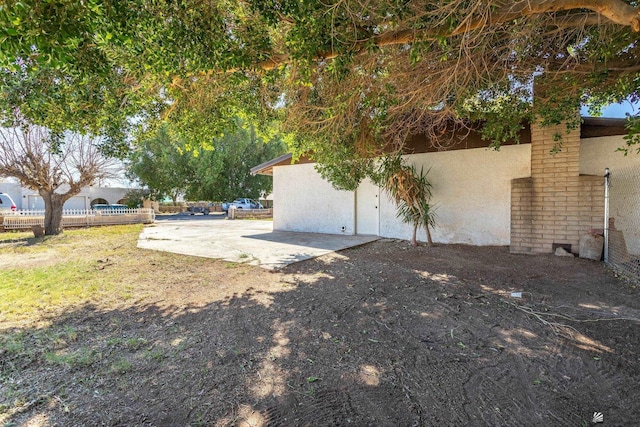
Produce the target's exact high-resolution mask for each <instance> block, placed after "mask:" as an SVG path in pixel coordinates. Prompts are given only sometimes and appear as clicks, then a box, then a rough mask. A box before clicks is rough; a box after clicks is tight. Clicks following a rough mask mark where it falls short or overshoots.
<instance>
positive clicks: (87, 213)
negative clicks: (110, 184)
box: [1, 208, 156, 230]
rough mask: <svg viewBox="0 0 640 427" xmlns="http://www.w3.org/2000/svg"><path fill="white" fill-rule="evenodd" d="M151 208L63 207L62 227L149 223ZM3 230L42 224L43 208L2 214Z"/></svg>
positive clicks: (20, 228)
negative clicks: (100, 209)
mask: <svg viewBox="0 0 640 427" xmlns="http://www.w3.org/2000/svg"><path fill="white" fill-rule="evenodd" d="M155 217H156V215H155V212H154V211H153V209H146V208H139V209H118V210H117V211H98V210H93V209H88V210H84V209H65V210H64V211H62V227H91V226H97V225H118V224H150V223H152V222H154V221H155ZM1 224H2V227H3V228H4V229H5V230H22V229H30V228H31V227H33V226H37V225H39V226H44V210H20V211H16V212H12V213H10V214H9V213H7V214H4V216H3V217H2V221H1Z"/></svg>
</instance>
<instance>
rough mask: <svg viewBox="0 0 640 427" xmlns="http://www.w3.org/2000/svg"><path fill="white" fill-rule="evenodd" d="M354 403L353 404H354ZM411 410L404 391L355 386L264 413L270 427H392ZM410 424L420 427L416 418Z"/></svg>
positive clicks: (388, 387)
mask: <svg viewBox="0 0 640 427" xmlns="http://www.w3.org/2000/svg"><path fill="white" fill-rule="evenodd" d="M354 402H355V403H354ZM412 412H413V408H412V407H411V405H410V404H409V402H408V401H407V399H406V398H405V396H404V395H403V391H402V390H401V389H399V388H396V387H393V386H391V385H380V386H375V387H363V386H354V387H350V388H349V389H347V388H343V389H339V390H338V389H330V390H321V391H318V392H315V393H313V394H312V395H309V396H307V397H302V396H300V397H299V398H296V399H291V400H290V401H289V402H288V404H287V405H286V406H283V405H279V406H272V407H269V408H267V409H266V410H265V411H263V416H264V419H265V420H266V425H267V426H269V427H278V426H283V427H284V426H291V425H305V426H306V425H322V426H325V425H347V424H350V423H353V422H355V421H356V420H360V421H363V420H365V421H366V423H367V424H368V425H394V424H395V423H396V422H397V420H401V419H402V420H407V419H408V418H412V417H411V413H412ZM414 418H415V420H414V422H412V423H410V424H413V425H419V423H418V416H417V415H415V417H414Z"/></svg>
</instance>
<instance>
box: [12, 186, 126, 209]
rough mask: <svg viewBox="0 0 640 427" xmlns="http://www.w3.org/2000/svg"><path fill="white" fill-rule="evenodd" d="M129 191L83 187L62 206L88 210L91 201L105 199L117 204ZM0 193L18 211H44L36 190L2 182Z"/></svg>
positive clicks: (42, 202) (124, 189)
mask: <svg viewBox="0 0 640 427" xmlns="http://www.w3.org/2000/svg"><path fill="white" fill-rule="evenodd" d="M129 190H130V189H128V188H109V187H84V188H82V190H81V191H80V193H79V194H78V195H76V196H74V197H72V198H71V199H69V200H68V201H67V202H66V203H65V204H64V208H65V209H89V207H90V206H91V201H92V200H95V199H98V198H101V199H105V200H106V201H107V202H108V203H118V202H119V201H120V200H121V199H123V198H124V197H125V195H126V194H127V192H129ZM0 192H2V193H8V194H9V195H10V196H11V198H12V199H13V201H14V202H15V203H16V206H18V209H24V210H27V209H44V201H43V200H42V197H40V195H39V194H38V192H37V191H36V190H31V189H29V188H23V187H21V186H20V184H16V183H11V182H2V183H0Z"/></svg>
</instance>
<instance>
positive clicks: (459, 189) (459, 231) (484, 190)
mask: <svg viewBox="0 0 640 427" xmlns="http://www.w3.org/2000/svg"><path fill="white" fill-rule="evenodd" d="M530 158H531V146H530V145H529V144H523V145H516V146H506V147H502V148H501V149H500V151H493V150H488V149H485V148H476V149H471V150H457V151H444V152H438V153H425V154H415V155H411V156H408V160H410V162H411V163H414V164H416V165H417V166H418V168H419V167H420V166H424V168H425V170H427V169H429V168H431V170H430V171H429V175H428V177H429V180H430V182H431V183H432V185H433V199H432V200H433V202H434V203H435V204H436V205H437V209H436V214H437V217H436V222H437V227H436V228H435V229H434V230H433V231H432V237H433V240H434V241H435V242H441V243H465V244H472V245H508V244H509V240H510V202H511V201H510V191H511V180H512V179H513V178H521V177H528V176H530V175H531V166H530ZM380 202H381V203H380V209H381V210H380V235H381V236H383V237H394V238H400V239H409V238H411V232H412V228H411V226H410V225H408V224H404V223H402V222H401V221H400V220H399V219H397V218H396V207H395V204H394V203H393V201H391V200H390V199H389V197H388V196H387V195H386V193H384V192H383V193H382V195H381V200H380ZM418 240H421V241H426V235H425V232H424V231H421V232H420V233H419V234H418Z"/></svg>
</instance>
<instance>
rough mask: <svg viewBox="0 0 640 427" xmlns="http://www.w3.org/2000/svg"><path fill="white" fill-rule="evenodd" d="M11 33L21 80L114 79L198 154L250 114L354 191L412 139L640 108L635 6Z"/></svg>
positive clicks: (133, 22) (175, 15) (156, 4)
mask: <svg viewBox="0 0 640 427" xmlns="http://www.w3.org/2000/svg"><path fill="white" fill-rule="evenodd" d="M0 28H1V29H2V30H0V42H1V43H0V46H1V47H0V64H3V65H4V66H5V67H6V68H7V69H12V68H15V67H16V64H15V59H16V58H30V59H31V60H32V61H33V62H34V64H37V65H38V66H40V67H41V66H44V65H46V66H47V67H51V68H53V69H57V70H61V71H62V72H64V73H67V74H68V75H71V76H73V78H74V79H77V81H78V82H82V81H84V80H83V79H86V80H87V81H92V79H95V78H99V79H103V80H104V81H106V82H108V83H110V84H108V85H106V87H107V88H113V89H114V90H111V89H109V91H108V93H109V94H110V95H109V97H108V98H109V99H112V100H116V99H121V100H123V101H125V104H124V105H126V106H132V108H133V109H138V110H140V111H141V113H140V114H139V117H141V118H142V119H141V120H144V121H147V122H151V121H159V120H165V121H169V122H170V123H171V124H172V130H173V131H174V132H175V133H176V134H177V135H179V137H180V139H181V141H183V142H184V143H185V144H188V145H191V146H193V147H198V146H201V145H207V144H209V143H210V142H211V137H212V136H213V137H220V136H222V135H223V134H225V132H226V131H228V129H229V126H232V125H233V122H234V117H235V115H236V114H238V113H239V112H241V111H242V112H245V113H246V114H249V115H250V116H251V117H252V120H256V121H258V122H262V121H264V122H268V121H269V120H271V119H272V118H273V117H274V116H279V117H281V118H282V119H283V120H284V122H285V124H286V126H287V127H286V129H287V130H293V131H295V132H296V133H297V138H296V144H295V146H294V147H293V148H294V149H295V154H296V155H299V154H302V153H306V154H309V153H311V154H313V155H314V156H315V158H316V160H318V161H320V162H321V163H322V164H324V165H326V168H325V169H324V171H325V173H326V174H327V176H328V177H330V178H331V177H333V178H336V177H337V179H334V183H335V184H336V185H338V186H342V187H346V186H352V185H353V181H354V179H355V180H357V179H358V178H359V176H361V175H362V171H364V172H365V173H371V170H372V168H373V165H372V164H371V163H367V162H363V161H361V159H363V158H367V157H372V156H374V157H375V156H377V155H379V154H380V153H382V152H388V151H397V152H399V151H400V150H401V149H402V148H403V145H404V143H405V141H406V140H407V137H408V136H409V135H411V134H415V133H426V134H427V135H429V136H431V141H432V143H433V144H434V145H436V146H439V147H440V148H447V146H449V145H450V144H452V143H453V142H454V141H455V140H454V139H450V138H447V137H446V135H450V134H452V133H451V132H449V130H450V129H451V128H456V127H457V128H465V127H469V126H472V123H477V122H478V121H481V122H485V123H486V124H485V126H484V127H483V132H484V135H485V136H486V137H487V138H489V139H490V140H491V141H494V142H495V146H499V144H500V143H501V142H503V141H505V140H507V139H510V138H513V137H514V136H515V135H517V130H518V129H519V127H520V126H521V123H522V120H523V119H529V120H531V119H532V118H533V117H539V118H541V119H542V121H543V122H544V123H554V122H558V121H561V120H564V119H569V120H570V121H573V123H572V124H571V125H572V126H575V114H574V111H575V108H576V107H577V106H578V105H579V104H580V103H581V102H586V103H590V104H591V105H592V106H593V107H594V108H595V109H596V110H597V108H598V107H599V106H600V105H602V104H605V103H608V102H613V101H619V100H621V99H625V98H628V99H631V100H632V101H638V94H639V87H640V78H638V77H639V75H638V72H639V71H640V67H638V52H639V50H640V44H639V43H638V33H639V31H640V15H639V13H638V4H637V2H636V1H635V0H600V1H589V0H572V1H568V0H514V1H491V2H490V1H486V0H446V1H441V0H437V1H436V0H416V1H411V2H399V1H397V0H374V1H368V2H362V1H359V0H341V1H339V2H326V1H320V0H308V1H291V0H269V1H264V0H227V1H224V2H211V1H193V2H174V1H169V0H140V1H136V2H122V1H120V0H101V1H98V0H88V1H84V2H73V1H64V2H41V1H37V0H20V1H18V0H9V1H6V2H5V3H3V5H2V9H1V11H0ZM38 66H33V67H30V68H29V69H28V72H29V73H32V72H36V71H35V70H37V69H38ZM96 76H97V77H96ZM122 76H124V77H126V78H127V79H128V80H127V81H128V82H129V83H130V84H129V88H130V96H124V97H120V95H119V94H121V93H120V92H118V90H119V88H121V87H122V86H120V82H123V81H125V79H124V78H122ZM534 76H537V77H538V80H539V82H538V83H537V84H536V86H537V88H536V97H537V99H536V102H535V103H532V99H533V87H534V84H533V80H534ZM115 89H118V90H115ZM93 105H99V103H98V102H96V103H94V104H93ZM114 105H117V104H114ZM127 108H128V107H127ZM114 113H117V114H120V113H119V112H117V111H114ZM637 129H638V126H633V127H632V128H631V130H632V131H633V132H635V131H637ZM636 142H637V139H634V138H630V139H629V143H630V144H631V146H630V147H629V148H631V147H634V144H635V143H636ZM354 165H356V166H357V168H356V170H357V173H353V169H352V168H353V166H354Z"/></svg>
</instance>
